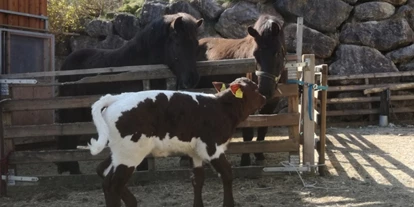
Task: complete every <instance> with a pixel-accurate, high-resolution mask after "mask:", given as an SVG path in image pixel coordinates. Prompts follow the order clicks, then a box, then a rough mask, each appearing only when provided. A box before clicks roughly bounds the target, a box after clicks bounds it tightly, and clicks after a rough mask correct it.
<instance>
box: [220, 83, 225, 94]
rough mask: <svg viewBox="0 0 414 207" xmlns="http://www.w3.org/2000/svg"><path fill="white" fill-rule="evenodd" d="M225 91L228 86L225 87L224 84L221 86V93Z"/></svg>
mask: <svg viewBox="0 0 414 207" xmlns="http://www.w3.org/2000/svg"><path fill="white" fill-rule="evenodd" d="M224 90H226V85H224V83H223V85H221V88H220V92H221V91H224Z"/></svg>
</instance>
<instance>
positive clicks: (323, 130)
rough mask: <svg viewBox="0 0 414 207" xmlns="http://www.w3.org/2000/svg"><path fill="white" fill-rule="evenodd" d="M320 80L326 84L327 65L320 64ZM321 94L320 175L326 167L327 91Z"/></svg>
mask: <svg viewBox="0 0 414 207" xmlns="http://www.w3.org/2000/svg"><path fill="white" fill-rule="evenodd" d="M321 72H322V82H321V84H322V85H323V86H326V85H328V65H326V64H323V65H322V71H321ZM319 93H320V94H321V96H320V98H321V111H320V114H321V116H320V117H321V118H320V124H319V126H320V127H319V142H318V146H317V149H318V155H319V157H318V165H320V166H319V167H318V172H319V174H320V175H321V176H324V175H325V174H326V171H327V168H326V166H325V151H326V146H325V145H326V106H327V99H328V91H326V90H322V91H320V92H319Z"/></svg>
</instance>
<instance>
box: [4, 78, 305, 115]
mask: <svg viewBox="0 0 414 207" xmlns="http://www.w3.org/2000/svg"><path fill="white" fill-rule="evenodd" d="M278 89H279V90H280V91H278V90H276V93H275V97H282V96H295V95H297V93H298V86H297V85H296V84H278ZM187 91H192V92H203V93H210V94H214V93H216V91H215V89H213V88H202V89H189V90H187ZM101 96H102V95H90V96H67V97H56V98H49V99H20V100H9V101H4V102H2V103H1V104H2V107H3V111H29V110H48V109H70V108H83V107H91V105H92V103H94V102H95V101H97V100H98V99H99V98H100V97H101Z"/></svg>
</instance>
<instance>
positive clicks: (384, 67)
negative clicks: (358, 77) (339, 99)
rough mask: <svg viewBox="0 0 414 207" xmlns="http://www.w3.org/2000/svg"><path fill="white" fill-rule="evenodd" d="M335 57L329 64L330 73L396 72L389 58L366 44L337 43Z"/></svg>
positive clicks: (342, 82) (344, 82) (343, 82)
mask: <svg viewBox="0 0 414 207" xmlns="http://www.w3.org/2000/svg"><path fill="white" fill-rule="evenodd" d="M335 58H336V60H335V61H334V62H333V63H332V64H331V65H330V66H329V74H330V75H353V74H363V73H379V72H398V69H397V67H396V66H395V65H394V63H393V62H392V61H391V60H390V59H388V58H386V57H385V56H384V55H382V54H381V52H379V51H378V50H376V49H374V48H370V47H366V46H357V45H345V44H342V45H339V47H338V49H337V50H336V53H335ZM340 83H341V84H349V83H360V81H340Z"/></svg>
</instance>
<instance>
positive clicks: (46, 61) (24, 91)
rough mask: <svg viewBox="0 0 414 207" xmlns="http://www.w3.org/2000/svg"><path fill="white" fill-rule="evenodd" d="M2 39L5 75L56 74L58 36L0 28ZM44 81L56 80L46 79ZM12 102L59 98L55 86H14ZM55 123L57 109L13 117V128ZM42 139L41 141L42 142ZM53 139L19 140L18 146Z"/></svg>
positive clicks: (20, 113)
mask: <svg viewBox="0 0 414 207" xmlns="http://www.w3.org/2000/svg"><path fill="white" fill-rule="evenodd" d="M0 31H1V36H2V44H1V47H2V53H1V54H2V56H1V66H2V74H15V73H29V72H42V71H54V37H53V35H51V34H43V33H35V32H27V31H20V30H11V29H0ZM38 80H40V81H43V80H44V81H48V82H49V81H53V80H52V77H43V78H41V79H38ZM10 96H11V98H12V99H46V98H52V97H54V96H55V89H54V87H53V86H35V85H20V86H12V88H11V91H10ZM52 123H54V110H38V111H16V112H12V114H11V124H12V125H38V124H52ZM39 139H40V140H39ZM51 139H53V137H39V138H30V139H26V140H25V139H18V140H16V142H15V144H29V143H33V142H38V141H40V142H42V141H48V140H51Z"/></svg>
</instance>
